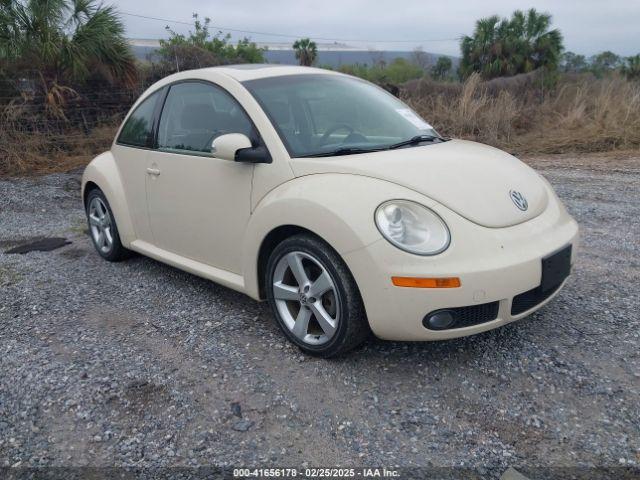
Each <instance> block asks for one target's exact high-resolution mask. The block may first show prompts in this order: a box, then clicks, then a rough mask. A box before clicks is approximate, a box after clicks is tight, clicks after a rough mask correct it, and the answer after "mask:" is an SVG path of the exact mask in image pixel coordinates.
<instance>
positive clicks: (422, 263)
mask: <svg viewBox="0 0 640 480" xmlns="http://www.w3.org/2000/svg"><path fill="white" fill-rule="evenodd" d="M82 187H83V188H82V191H83V200H84V205H85V207H86V212H87V218H88V222H89V228H90V232H91V238H92V239H93V243H94V245H95V247H96V249H97V251H98V253H99V254H100V255H101V256H102V257H104V258H105V259H107V260H111V261H115V260H121V259H123V258H125V257H126V256H127V254H128V253H129V252H130V251H136V252H139V253H141V254H143V255H147V256H149V257H152V258H154V259H156V260H159V261H161V262H164V263H168V264H170V265H173V266H175V267H177V268H180V269H183V270H186V271H188V272H191V273H193V274H196V275H199V276H201V277H204V278H207V279H210V280H213V281H215V282H218V283H220V284H222V285H225V286H227V287H229V288H232V289H234V290H238V291H240V292H244V293H246V294H247V295H249V296H251V297H253V298H254V299H257V300H264V299H267V300H268V301H269V303H270V304H271V307H272V309H273V314H274V316H275V318H276V319H277V322H278V324H279V326H280V327H281V329H282V331H283V332H284V334H285V335H286V336H287V338H288V339H289V340H290V341H292V342H293V343H295V344H296V345H298V346H299V347H300V348H301V349H302V350H304V351H305V352H308V353H311V354H316V355H320V356H324V357H329V356H333V355H336V354H340V353H343V352H345V351H348V350H349V349H351V348H353V347H355V346H357V345H358V344H360V343H361V342H362V341H363V340H364V339H365V338H366V336H367V335H368V334H369V332H370V331H373V333H374V334H375V335H377V336H378V337H380V338H383V339H390V340H441V339H447V338H453V337H460V336H464V335H471V334H475V333H478V332H482V331H485V330H489V329H492V328H496V327H499V326H501V325H504V324H506V323H509V322H512V321H515V320H519V319H521V318H523V317H524V316H527V315H529V314H530V313H532V312H533V311H535V310H536V309H538V308H540V307H541V306H542V305H544V304H545V303H546V302H548V301H549V300H550V299H551V298H552V297H553V296H554V295H556V294H557V293H558V291H559V290H560V288H561V287H562V286H563V285H564V283H565V281H566V279H567V277H568V275H569V273H570V269H571V264H572V260H573V257H574V255H575V247H576V241H577V236H578V226H577V224H576V222H575V221H574V220H573V219H572V218H571V217H570V216H569V214H568V213H567V211H566V210H565V208H564V207H563V205H562V203H561V202H560V201H559V200H558V198H557V197H556V195H555V193H554V191H553V189H552V188H551V186H550V185H549V183H548V182H547V181H546V180H544V179H543V178H542V177H541V176H540V175H538V174H537V173H536V172H534V171H533V170H532V169H531V168H529V167H528V166H526V165H525V164H523V163H522V162H520V161H519V160H517V159H516V158H514V157H513V156H511V155H508V154H507V153H504V152H502V151H500V150H497V149H495V148H492V147H489V146H486V145H481V144H477V143H472V142H468V141H462V140H448V139H444V138H441V137H440V136H439V135H438V134H437V133H436V131H435V130H434V129H433V128H432V127H431V126H430V125H429V124H428V123H427V122H425V121H424V120H423V119H422V118H421V117H419V116H418V115H417V114H416V113H415V112H413V111H412V110H411V109H410V108H409V107H407V106H406V105H405V104H403V103H402V102H401V101H399V100H398V99H396V98H395V97H393V96H391V95H390V94H388V93H386V92H385V91H383V90H381V89H380V88H378V87H376V86H374V85H372V84H370V83H367V82H365V81H362V80H359V79H356V78H353V77H350V76H347V75H342V74H339V73H335V72H330V71H325V70H319V69H314V68H303V67H290V66H272V65H244V66H228V67H216V68H207V69H202V70H194V71H187V72H182V73H178V74H175V75H172V76H170V77H167V78H165V79H163V80H161V81H159V82H158V83H156V84H155V85H153V86H152V87H151V88H149V90H147V91H146V92H145V93H144V94H143V95H142V96H141V97H140V99H139V100H138V101H137V102H136V104H135V105H134V106H133V108H132V109H131V112H130V113H129V115H128V116H127V118H126V119H125V121H124V123H123V125H122V127H121V128H120V130H119V131H118V133H117V136H116V139H115V141H114V143H113V145H112V147H111V150H110V151H108V152H106V153H103V154H102V155H100V156H98V157H97V158H95V159H94V160H93V161H92V162H91V163H90V164H89V166H88V167H87V168H86V170H85V173H84V177H83V184H82Z"/></svg>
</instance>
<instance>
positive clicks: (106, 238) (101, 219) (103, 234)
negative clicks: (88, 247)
mask: <svg viewBox="0 0 640 480" xmlns="http://www.w3.org/2000/svg"><path fill="white" fill-rule="evenodd" d="M89 226H90V229H91V237H92V238H93V241H94V243H95V245H96V248H98V250H100V251H101V252H102V253H105V254H107V253H109V252H110V251H111V249H112V248H113V224H112V221H111V215H109V209H108V208H107V206H106V205H105V203H104V202H103V201H102V199H100V198H99V197H94V198H93V199H92V200H91V203H90V204H89Z"/></svg>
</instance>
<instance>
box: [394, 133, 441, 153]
mask: <svg viewBox="0 0 640 480" xmlns="http://www.w3.org/2000/svg"><path fill="white" fill-rule="evenodd" d="M434 140H442V141H444V138H442V137H438V136H436V135H416V136H415V137H412V138H410V139H409V140H404V141H403V142H398V143H394V144H393V145H389V146H388V147H387V148H388V149H389V150H393V149H394V148H400V147H406V146H407V145H417V144H419V143H422V142H433V141H434Z"/></svg>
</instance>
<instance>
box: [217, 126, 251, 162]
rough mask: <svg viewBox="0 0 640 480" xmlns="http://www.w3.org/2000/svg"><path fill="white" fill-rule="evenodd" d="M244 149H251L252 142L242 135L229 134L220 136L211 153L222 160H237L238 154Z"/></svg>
mask: <svg viewBox="0 0 640 480" xmlns="http://www.w3.org/2000/svg"><path fill="white" fill-rule="evenodd" d="M244 148H251V140H249V138H248V137H247V136H246V135H243V134H242V133H227V134H226V135H220V136H219V137H218V138H216V139H215V140H214V141H213V143H212V144H211V153H212V154H213V156H214V157H216V158H221V159H222V160H231V161H234V160H235V159H236V152H237V151H238V150H242V149H244Z"/></svg>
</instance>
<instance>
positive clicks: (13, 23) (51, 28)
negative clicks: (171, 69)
mask: <svg viewBox="0 0 640 480" xmlns="http://www.w3.org/2000/svg"><path fill="white" fill-rule="evenodd" d="M0 65H4V67H0V68H3V69H4V70H5V72H6V73H8V74H9V75H11V74H13V75H14V76H15V75H17V74H20V75H24V74H25V72H29V73H32V72H33V73H36V74H37V77H39V79H40V82H39V85H40V88H41V89H43V90H44V93H45V94H46V97H48V96H49V92H50V91H51V89H53V88H55V89H56V90H58V91H59V90H60V88H68V87H69V86H70V85H75V84H78V83H81V82H83V81H85V80H86V79H87V78H88V77H89V76H96V75H97V76H100V77H102V78H104V79H106V80H107V81H109V82H110V83H119V84H124V85H128V86H131V85H133V84H134V82H135V80H136V66H135V58H134V56H133V54H132V53H131V50H130V49H129V46H128V44H127V41H126V38H125V36H124V26H123V24H122V22H121V21H120V19H119V18H118V16H117V14H116V12H115V10H114V9H113V8H112V7H105V6H103V5H102V4H101V3H98V2H97V1H96V0H0Z"/></svg>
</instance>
